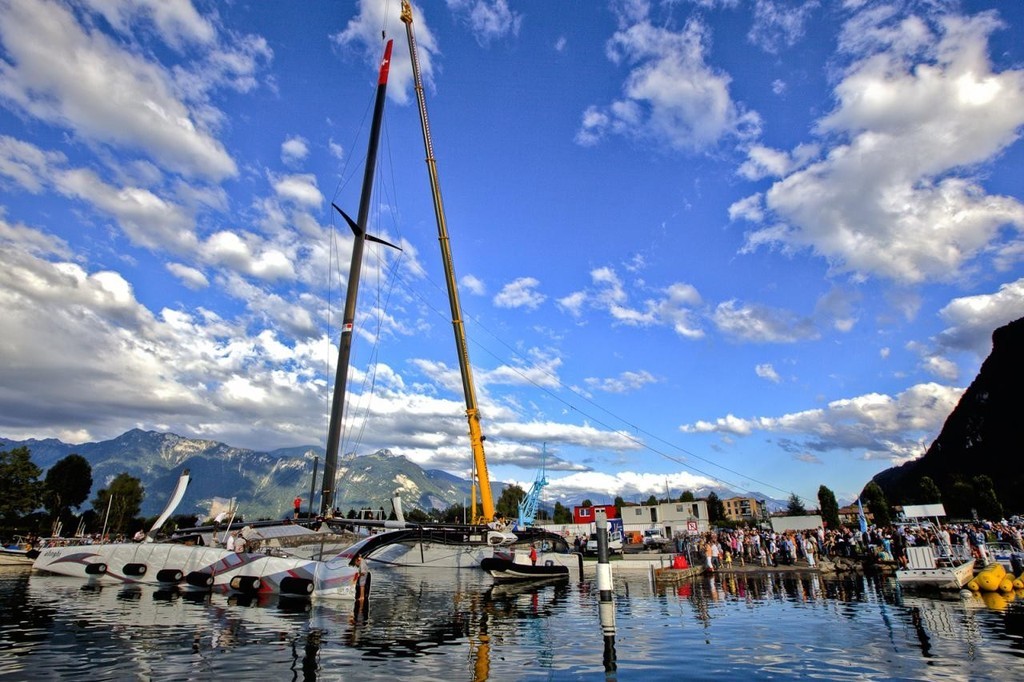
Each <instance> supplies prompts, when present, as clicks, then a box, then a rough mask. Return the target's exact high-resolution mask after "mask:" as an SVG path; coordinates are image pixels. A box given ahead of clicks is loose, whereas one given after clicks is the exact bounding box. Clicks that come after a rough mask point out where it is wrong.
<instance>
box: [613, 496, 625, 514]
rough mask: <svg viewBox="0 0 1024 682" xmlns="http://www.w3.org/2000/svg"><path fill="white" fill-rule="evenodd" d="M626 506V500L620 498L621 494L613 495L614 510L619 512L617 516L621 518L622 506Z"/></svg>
mask: <svg viewBox="0 0 1024 682" xmlns="http://www.w3.org/2000/svg"><path fill="white" fill-rule="evenodd" d="M625 506H626V501H625V500H624V499H622V496H620V495H616V496H615V511H617V512H618V513H619V518H620V519H621V518H622V508H623V507H625Z"/></svg>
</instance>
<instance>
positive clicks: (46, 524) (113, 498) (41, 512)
mask: <svg viewBox="0 0 1024 682" xmlns="http://www.w3.org/2000/svg"><path fill="white" fill-rule="evenodd" d="M42 473H43V472H42V469H40V468H39V466H38V465H36V464H35V462H33V461H32V453H31V451H30V450H29V448H28V447H27V446H21V447H17V448H13V449H11V450H0V528H2V530H3V532H4V533H5V534H10V533H14V532H27V533H35V534H38V535H44V536H45V535H51V534H54V533H55V531H56V530H58V529H60V528H63V529H64V530H65V531H66V532H70V533H74V532H75V531H76V530H78V528H79V526H85V527H88V528H95V527H97V520H99V522H100V523H102V522H103V521H104V520H105V521H106V526H107V529H108V531H109V532H110V533H111V534H120V533H126V532H129V531H132V530H135V528H136V526H138V527H141V526H142V523H143V522H142V520H140V519H137V518H136V517H137V516H138V515H139V510H140V509H141V507H142V500H143V498H144V497H145V494H146V491H145V488H143V486H142V482H141V481H140V480H139V479H138V478H135V477H134V476H130V475H129V474H127V473H121V474H118V475H117V476H115V477H114V478H113V479H112V480H111V481H110V483H109V484H108V485H107V486H106V487H104V488H100V490H99V491H97V493H96V496H95V497H94V498H93V499H92V501H91V502H90V505H91V508H90V509H87V510H85V511H84V512H82V513H79V512H78V510H79V509H80V508H81V507H82V505H83V504H84V503H85V501H86V499H88V497H89V492H90V491H91V490H92V484H93V477H92V465H90V464H89V462H88V461H87V460H86V459H85V458H84V457H82V456H81V455H78V454H74V453H72V454H70V455H68V456H67V457H64V458H63V459H61V460H60V461H58V462H56V463H55V464H54V465H53V466H52V467H50V468H49V469H48V470H47V471H46V476H45V477H42V478H40V477H41V476H42ZM108 510H109V513H108Z"/></svg>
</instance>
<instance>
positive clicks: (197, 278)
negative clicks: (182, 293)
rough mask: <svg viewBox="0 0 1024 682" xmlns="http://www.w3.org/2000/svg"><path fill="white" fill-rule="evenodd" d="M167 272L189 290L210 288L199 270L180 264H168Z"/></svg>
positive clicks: (208, 282)
mask: <svg viewBox="0 0 1024 682" xmlns="http://www.w3.org/2000/svg"><path fill="white" fill-rule="evenodd" d="M166 267H167V271H168V272H170V273H171V274H172V275H174V276H175V277H177V278H178V279H179V280H181V283H182V284H184V285H185V286H186V287H188V288H189V289H205V288H206V287H208V286H210V281H209V280H208V279H207V278H206V275H204V274H203V272H202V271H201V270H198V269H196V268H193V267H191V266H188V265H184V264H182V263H168V264H167V265H166Z"/></svg>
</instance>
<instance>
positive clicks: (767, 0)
mask: <svg viewBox="0 0 1024 682" xmlns="http://www.w3.org/2000/svg"><path fill="white" fill-rule="evenodd" d="M817 7H818V2H817V1H816V0H808V1H807V2H804V3H803V4H802V5H799V6H796V7H794V6H791V5H787V4H785V3H783V2H775V1H774V0H757V1H756V3H755V4H754V24H753V26H751V27H750V31H749V32H748V33H747V40H749V41H750V42H752V43H753V44H755V45H757V46H758V47H760V48H761V49H762V50H764V51H765V52H768V53H771V54H777V53H778V52H780V51H781V50H782V49H783V48H785V47H792V46H793V45H795V44H796V43H797V41H799V40H800V39H801V38H803V36H804V25H805V24H806V23H807V20H808V19H809V18H810V14H811V11H812V10H814V9H816V8H817Z"/></svg>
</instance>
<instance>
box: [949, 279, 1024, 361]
mask: <svg viewBox="0 0 1024 682" xmlns="http://www.w3.org/2000/svg"><path fill="white" fill-rule="evenodd" d="M939 316H940V317H941V318H942V319H943V320H945V321H946V322H947V323H948V324H949V325H950V326H949V327H947V328H946V329H943V330H942V332H941V333H940V334H939V335H938V336H937V337H936V339H935V342H936V344H937V346H938V347H939V348H940V349H942V350H944V351H957V350H968V351H971V352H973V353H975V354H976V355H978V356H979V357H984V356H986V355H988V353H989V351H990V350H991V349H992V332H993V331H994V330H995V329H996V328H997V327H1001V326H1003V325H1005V324H1008V323H1009V322H1012V321H1014V320H1016V319H1019V318H1021V317H1024V279H1018V280H1016V281H1014V282H1007V283H1006V284H1003V285H1002V286H1000V287H999V290H998V291H996V292H995V293H993V294H978V295H976V296H964V297H962V298H955V299H953V300H952V301H950V302H949V303H947V304H946V306H945V307H944V308H943V309H942V310H940V311H939Z"/></svg>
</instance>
